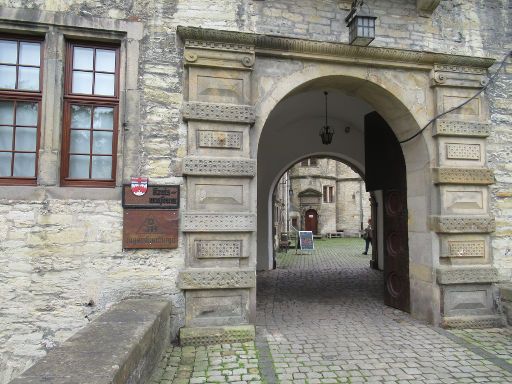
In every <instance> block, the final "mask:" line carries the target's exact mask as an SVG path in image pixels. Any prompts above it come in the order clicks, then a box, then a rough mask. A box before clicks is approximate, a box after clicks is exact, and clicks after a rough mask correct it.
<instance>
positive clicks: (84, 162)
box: [69, 155, 89, 179]
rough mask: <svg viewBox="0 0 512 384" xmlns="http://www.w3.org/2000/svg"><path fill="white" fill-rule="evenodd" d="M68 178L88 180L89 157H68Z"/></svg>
mask: <svg viewBox="0 0 512 384" xmlns="http://www.w3.org/2000/svg"><path fill="white" fill-rule="evenodd" d="M69 177H71V178H73V179H88V178H89V156H83V155H71V156H70V157H69Z"/></svg>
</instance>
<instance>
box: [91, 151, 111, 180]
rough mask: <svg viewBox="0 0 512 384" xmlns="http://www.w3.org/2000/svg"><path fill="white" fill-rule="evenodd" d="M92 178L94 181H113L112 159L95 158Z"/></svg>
mask: <svg viewBox="0 0 512 384" xmlns="http://www.w3.org/2000/svg"><path fill="white" fill-rule="evenodd" d="M92 178H93V179H111V178H112V157H110V156H93V157H92Z"/></svg>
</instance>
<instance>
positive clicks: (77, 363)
mask: <svg viewBox="0 0 512 384" xmlns="http://www.w3.org/2000/svg"><path fill="white" fill-rule="evenodd" d="M170 308H171V307H170V304H169V303H168V302H167V301H163V300H148V299H130V300H126V301H123V302H121V303H119V304H116V305H114V306H113V307H112V308H111V309H110V310H108V311H107V312H106V313H104V314H102V315H101V316H100V317H99V318H97V319H96V320H94V321H93V322H91V323H90V324H89V325H87V326H86V327H85V328H83V329H82V330H80V331H78V332H77V333H76V334H75V335H73V336H72V337H71V338H69V339H68V340H66V341H65V342H64V343H63V344H62V345H61V346H59V347H57V348H55V349H53V350H51V351H50V352H49V353H48V355H46V356H45V357H44V358H42V359H41V360H39V361H38V362H36V364H35V365H33V366H32V367H31V368H29V369H28V370H27V371H25V372H24V373H22V374H21V376H20V377H18V378H17V379H14V380H13V381H11V384H33V383H48V384H69V383H74V384H86V383H87V384H121V383H130V384H135V383H144V382H146V380H147V379H148V378H149V377H150V375H151V373H152V371H153V369H154V368H155V366H156V365H157V364H158V362H159V361H160V357H161V355H162V353H163V351H164V350H165V348H166V347H167V345H168V344H169V338H170Z"/></svg>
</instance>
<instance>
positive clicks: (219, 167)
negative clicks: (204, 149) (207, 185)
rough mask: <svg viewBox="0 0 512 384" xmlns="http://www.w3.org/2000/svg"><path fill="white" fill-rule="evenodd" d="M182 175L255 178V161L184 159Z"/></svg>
mask: <svg viewBox="0 0 512 384" xmlns="http://www.w3.org/2000/svg"><path fill="white" fill-rule="evenodd" d="M183 174H184V175H195V176H243V177H254V176H256V160H252V159H237V158H226V159H223V158H216V157H186V158H184V159H183Z"/></svg>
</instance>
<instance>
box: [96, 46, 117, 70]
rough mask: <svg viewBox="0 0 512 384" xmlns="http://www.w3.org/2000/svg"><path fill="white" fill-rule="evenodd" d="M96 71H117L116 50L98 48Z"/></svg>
mask: <svg viewBox="0 0 512 384" xmlns="http://www.w3.org/2000/svg"><path fill="white" fill-rule="evenodd" d="M96 71H104V72H115V71H116V51H111V50H106V49H97V50H96Z"/></svg>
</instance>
